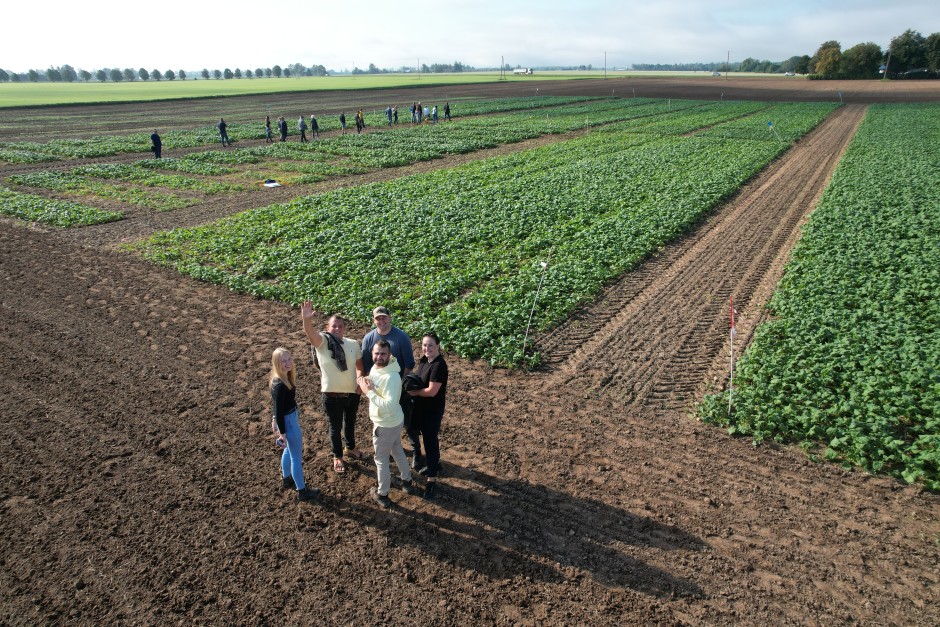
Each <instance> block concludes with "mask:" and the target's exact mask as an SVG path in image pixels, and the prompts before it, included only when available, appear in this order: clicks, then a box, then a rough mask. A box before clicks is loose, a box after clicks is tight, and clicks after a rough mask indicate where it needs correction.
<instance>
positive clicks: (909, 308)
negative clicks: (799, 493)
mask: <svg viewBox="0 0 940 627" xmlns="http://www.w3.org/2000/svg"><path fill="white" fill-rule="evenodd" d="M770 309H771V311H772V313H773V314H774V316H775V319H774V320H772V321H771V322H768V323H766V324H763V325H761V326H760V327H759V328H758V329H757V332H756V334H755V339H754V341H753V343H752V344H751V346H750V347H749V348H748V350H747V352H746V354H745V355H744V356H743V357H742V359H741V361H740V363H739V365H738V369H737V372H736V376H735V391H734V408H733V413H732V415H731V416H730V417H729V415H728V396H727V392H725V393H724V394H722V395H716V396H711V397H708V398H707V399H706V402H705V403H704V404H703V406H702V410H701V411H702V416H703V418H704V419H705V420H707V421H710V422H715V423H718V424H721V425H725V426H728V428H729V431H730V432H731V433H740V434H745V435H748V436H750V437H752V438H753V439H754V440H755V442H760V441H763V440H767V439H773V440H776V441H780V442H800V443H801V444H802V445H803V446H804V447H805V448H807V449H808V450H812V451H815V450H816V449H817V448H818V449H821V450H823V451H824V453H823V455H824V456H825V458H827V459H831V460H836V461H840V462H843V463H845V464H847V465H858V466H861V467H862V468H864V469H866V470H868V471H872V472H880V473H887V474H891V475H894V476H898V477H901V478H903V479H904V480H905V481H907V482H915V481H923V483H924V485H926V486H927V487H929V488H931V489H935V490H936V489H940V106H938V105H881V106H873V107H871V109H870V110H869V113H868V115H867V117H866V119H865V120H864V122H863V124H862V126H861V127H860V129H859V131H858V133H857V134H856V136H855V138H854V139H853V141H852V144H851V145H850V147H849V149H848V151H847V153H846V155H845V157H844V158H843V160H842V162H841V163H840V164H839V167H838V169H837V170H836V173H835V175H834V177H833V179H832V182H831V183H830V186H829V188H828V189H827V190H826V193H825V194H824V196H823V198H822V200H821V201H820V205H819V207H817V209H816V210H815V211H814V212H813V214H812V216H811V218H810V220H809V223H808V224H807V226H806V227H805V228H804V230H803V236H802V239H801V240H800V242H799V243H798V245H797V246H796V248H795V249H794V251H793V257H792V260H791V262H790V264H789V265H788V266H787V269H786V274H785V277H784V279H783V280H782V282H781V284H780V286H779V290H778V291H777V293H776V294H775V295H774V297H773V299H772V301H771V303H770Z"/></svg>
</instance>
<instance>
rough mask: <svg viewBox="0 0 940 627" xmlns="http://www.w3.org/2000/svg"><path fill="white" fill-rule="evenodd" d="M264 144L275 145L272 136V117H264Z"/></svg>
mask: <svg viewBox="0 0 940 627" xmlns="http://www.w3.org/2000/svg"><path fill="white" fill-rule="evenodd" d="M264 143H266V144H273V143H274V138H273V137H272V136H271V116H270V115H266V116H264Z"/></svg>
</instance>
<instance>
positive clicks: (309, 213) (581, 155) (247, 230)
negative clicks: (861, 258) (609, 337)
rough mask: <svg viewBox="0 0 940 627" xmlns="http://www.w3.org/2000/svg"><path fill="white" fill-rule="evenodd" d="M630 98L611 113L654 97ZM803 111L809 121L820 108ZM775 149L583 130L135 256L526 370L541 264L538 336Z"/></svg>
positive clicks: (200, 232)
mask: <svg viewBox="0 0 940 627" xmlns="http://www.w3.org/2000/svg"><path fill="white" fill-rule="evenodd" d="M634 104H635V107H625V108H624V109H625V110H626V109H629V108H635V109H636V110H639V109H640V108H641V107H656V106H660V107H661V106H662V104H663V103H658V104H656V103H642V102H638V103H634ZM701 104H702V103H696V106H700V105H701ZM690 106H692V105H690ZM749 107H750V109H751V110H756V111H757V112H758V113H752V121H753V123H754V124H755V125H762V124H765V122H764V121H763V120H764V116H763V115H761V113H762V111H763V109H764V108H765V106H764V105H753V104H751V105H732V106H727V107H726V108H725V114H724V116H723V117H722V116H721V115H719V114H718V113H717V112H716V109H715V108H713V107H711V106H700V108H701V109H702V111H701V113H700V115H701V123H700V124H699V126H698V128H703V127H705V126H711V125H714V124H716V123H717V122H719V121H728V120H734V119H738V118H740V117H741V116H742V115H745V114H746V113H747V111H748V108H749ZM720 110H721V107H718V109H717V111H720ZM808 110H809V111H811V112H812V113H810V114H808V115H811V116H815V118H816V120H817V122H818V121H821V120H822V119H823V118H824V117H825V115H826V114H827V112H828V110H827V109H824V108H819V107H815V106H813V105H810V106H809V108H808ZM582 113H583V112H579V113H578V114H577V116H578V117H581V115H582ZM660 115H661V116H662V117H663V118H666V119H668V118H670V117H671V116H676V115H679V116H684V118H687V119H686V124H687V125H688V124H689V120H691V119H692V117H694V116H695V111H691V112H686V111H677V110H675V109H673V110H670V109H669V108H668V106H667V108H666V110H665V111H660ZM657 118H658V116H656V115H647V116H644V117H643V118H642V119H644V120H645V121H646V123H647V124H649V123H650V122H651V121H653V120H656V119H657ZM549 123H551V121H549ZM390 135H391V134H390ZM782 150H784V145H783V144H781V142H778V141H776V140H775V139H771V138H767V139H766V140H765V141H754V140H750V139H746V140H744V139H734V138H723V137H696V136H694V135H662V134H657V133H642V132H638V129H636V128H634V129H631V131H630V132H620V133H615V132H605V133H591V134H588V135H584V136H581V137H578V138H576V139H572V140H569V141H566V142H561V143H558V144H554V145H550V146H546V147H542V148H539V149H535V150H530V151H523V152H519V153H515V154H513V155H509V156H506V157H500V158H494V159H487V160H481V161H476V162H473V163H471V164H468V165H465V166H461V167H458V168H454V169H451V170H446V171H437V172H433V173H428V174H422V175H415V176H411V177H406V178H402V179H398V180H396V181H392V182H387V183H376V184H370V185H363V186H359V187H355V188H349V189H343V190H337V191H333V192H329V193H325V194H321V195H317V196H310V197H304V198H299V199H297V200H295V201H293V202H290V203H287V204H276V205H271V206H268V207H264V208H260V209H256V210H251V211H246V212H243V213H241V214H238V215H236V216H233V217H231V218H228V219H225V220H222V221H220V222H218V223H215V224H213V225H208V226H205V227H201V228H195V229H179V230H175V231H171V232H166V233H161V234H157V235H155V236H154V237H152V238H151V239H150V240H148V241H146V242H144V243H142V244H141V245H140V249H141V250H142V252H143V253H144V254H145V256H146V257H148V258H149V259H151V260H153V261H155V262H157V263H161V264H167V265H172V266H174V267H176V268H178V269H179V270H180V271H181V272H184V273H186V274H190V275H192V276H195V277H197V278H200V279H204V280H207V281H213V282H219V283H223V284H225V285H228V286H229V287H231V288H233V289H237V290H240V291H245V292H248V293H252V294H255V295H257V296H260V297H264V298H273V299H280V300H284V301H289V302H294V303H296V302H299V301H301V300H303V299H308V298H309V299H311V300H313V302H314V303H315V306H316V308H317V309H319V310H321V311H327V312H332V311H340V312H344V313H346V314H347V315H351V316H353V317H355V318H358V319H360V320H368V319H369V312H370V311H371V308H372V307H374V306H375V304H376V303H383V304H385V305H387V306H389V307H391V308H392V309H393V311H395V314H396V320H397V321H398V322H400V323H402V324H403V325H404V326H405V327H406V328H407V329H408V330H409V331H411V332H412V333H419V332H421V331H423V330H425V329H434V330H436V331H437V332H438V333H439V334H440V335H441V336H442V338H444V342H445V345H446V346H448V348H449V349H450V350H455V351H457V352H458V353H460V354H461V355H464V356H468V357H482V358H485V359H488V360H489V361H490V362H492V363H494V364H504V365H522V364H527V363H528V364H531V363H535V362H537V360H538V356H537V355H535V356H532V355H526V354H525V353H524V351H523V347H522V343H523V334H524V331H525V326H526V320H527V317H528V313H529V307H530V306H531V303H532V296H533V294H534V291H535V287H536V284H537V282H538V280H539V273H540V271H541V266H540V262H541V261H548V262H549V270H548V274H547V278H546V285H545V288H544V290H543V294H542V301H541V304H540V306H539V307H538V310H537V315H536V323H537V327H538V328H539V329H547V328H549V327H551V326H554V325H557V324H559V323H560V322H562V321H563V320H565V319H566V318H567V317H568V316H569V315H570V314H571V312H572V311H573V310H574V308H575V307H576V306H577V305H578V304H580V303H582V302H584V301H586V300H588V299H590V298H592V297H593V296H594V295H596V294H597V292H598V291H599V290H600V288H601V287H602V285H603V284H604V283H605V282H606V281H609V280H611V279H612V278H614V277H616V276H618V275H620V274H622V273H623V272H625V271H627V270H629V269H631V268H633V267H635V266H636V265H637V264H638V263H639V262H640V261H641V260H642V259H643V258H644V257H646V256H647V255H649V254H650V253H651V252H652V251H654V250H656V249H657V248H658V247H660V246H661V245H663V244H664V243H666V242H668V241H670V240H672V239H674V238H676V237H677V236H679V235H681V234H682V233H684V232H686V231H688V230H689V229H690V228H692V226H694V224H695V223H696V222H698V221H699V220H700V219H701V218H702V217H703V216H704V215H705V214H706V213H707V212H708V211H709V210H711V209H712V208H713V207H714V206H715V205H716V204H717V203H718V202H720V201H721V200H722V199H724V198H726V197H727V196H729V195H731V194H732V193H734V191H735V190H737V189H738V187H739V186H740V185H741V184H743V183H744V182H745V181H746V180H747V179H749V178H750V177H751V176H752V175H753V174H755V173H756V172H757V171H759V170H760V169H761V168H763V167H764V166H765V165H766V164H767V163H768V162H769V161H770V160H771V159H773V158H774V157H775V156H776V155H777V154H779V153H780V152H781V151H782Z"/></svg>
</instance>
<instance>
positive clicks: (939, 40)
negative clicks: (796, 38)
mask: <svg viewBox="0 0 940 627" xmlns="http://www.w3.org/2000/svg"><path fill="white" fill-rule="evenodd" d="M884 66H887V72H882V68H883V67H884ZM633 69H635V70H656V71H663V70H677V71H678V70H681V71H686V72H690V71H708V72H710V71H713V70H718V71H719V72H764V73H769V74H784V73H787V72H793V73H794V74H811V75H814V76H816V77H818V78H879V77H881V76H884V75H885V74H887V76H889V77H894V78H896V77H899V76H904V75H906V74H910V73H911V72H913V71H916V70H922V69H923V70H927V71H928V72H934V73H936V72H940V33H934V34H932V35H929V36H928V37H924V36H923V35H921V34H920V33H919V32H917V31H915V30H910V29H909V30H906V31H904V33H902V34H900V35H898V36H897V37H894V38H892V39H891V43H890V45H889V46H888V50H882V49H881V46H879V45H878V44H875V43H872V42H867V43H863V44H858V45H855V46H852V47H851V48H848V49H847V50H844V51H843V50H842V45H841V44H840V43H839V42H838V41H827V42H825V43H823V44H822V45H820V46H819V48H818V49H817V50H816V53H815V54H814V55H812V56H810V55H802V56H793V57H790V58H789V59H787V60H786V61H776V62H775V61H759V60H757V59H752V58H747V59H744V60H743V61H741V62H738V63H718V64H715V63H680V64H672V65H665V64H634V65H633ZM934 75H935V76H936V74H934Z"/></svg>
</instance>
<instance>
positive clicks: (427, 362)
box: [408, 333, 447, 499]
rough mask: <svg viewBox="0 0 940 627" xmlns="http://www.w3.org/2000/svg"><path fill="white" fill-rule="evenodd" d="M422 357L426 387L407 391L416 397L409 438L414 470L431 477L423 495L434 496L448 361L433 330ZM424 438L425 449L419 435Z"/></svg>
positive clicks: (419, 368) (424, 340) (424, 339)
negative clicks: (412, 451)
mask: <svg viewBox="0 0 940 627" xmlns="http://www.w3.org/2000/svg"><path fill="white" fill-rule="evenodd" d="M421 353H422V354H423V357H421V361H420V362H419V363H418V365H417V366H416V367H415V369H414V374H416V375H418V376H419V377H421V382H422V383H423V384H424V388H422V389H419V390H413V391H410V392H408V394H409V395H411V396H412V397H414V413H413V414H412V418H411V426H410V427H409V428H408V439H409V440H410V442H411V445H412V447H413V448H414V457H413V458H412V460H413V463H414V466H415V470H417V471H418V473H419V474H422V475H425V476H426V477H427V478H428V485H427V487H426V488H425V490H424V498H426V499H433V498H434V497H435V495H436V493H437V478H438V475H439V474H440V472H441V448H440V442H439V440H438V436H439V435H440V432H441V419H442V418H443V417H444V402H445V399H446V395H447V362H446V361H444V356H443V355H441V343H440V340H438V338H437V335H435V334H434V333H426V334H425V335H424V337H422V338H421ZM419 434H420V435H421V436H422V439H423V440H424V453H425V455H426V457H424V456H422V455H421V446H420V442H419V441H418V435H419Z"/></svg>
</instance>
